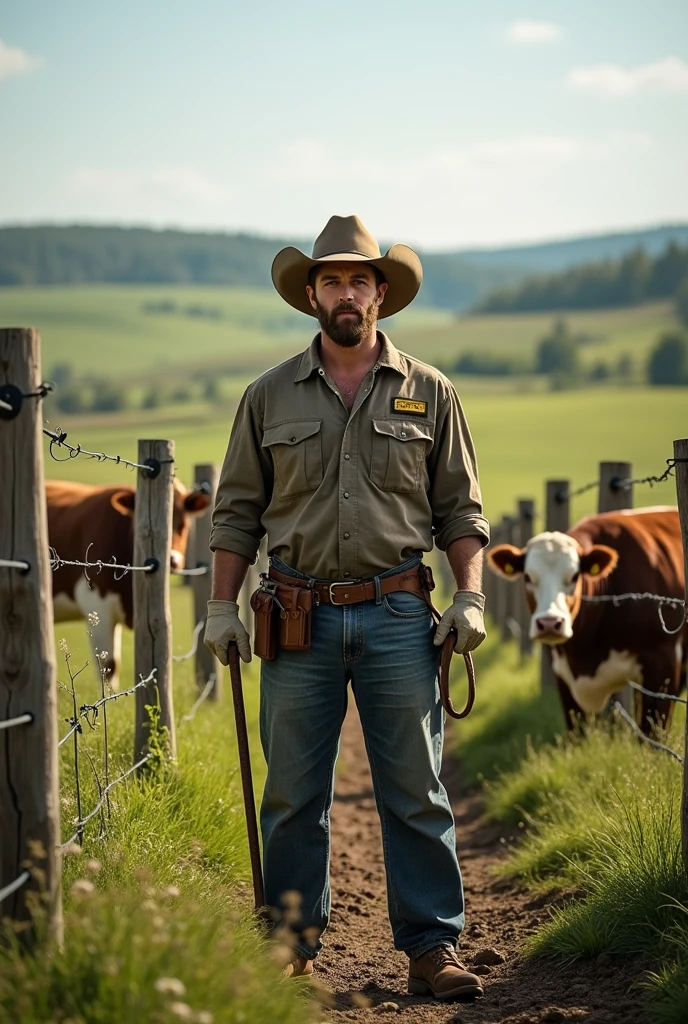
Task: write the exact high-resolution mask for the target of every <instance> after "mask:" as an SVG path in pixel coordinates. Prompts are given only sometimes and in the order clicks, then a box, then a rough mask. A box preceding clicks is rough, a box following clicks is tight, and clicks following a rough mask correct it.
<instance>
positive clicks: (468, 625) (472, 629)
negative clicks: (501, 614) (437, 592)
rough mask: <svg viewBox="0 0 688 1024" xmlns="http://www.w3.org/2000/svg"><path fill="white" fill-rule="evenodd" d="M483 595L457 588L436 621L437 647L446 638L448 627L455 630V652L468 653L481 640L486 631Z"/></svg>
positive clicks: (477, 645)
mask: <svg viewBox="0 0 688 1024" xmlns="http://www.w3.org/2000/svg"><path fill="white" fill-rule="evenodd" d="M484 612H485V597H484V595H483V594H476V593H475V591H473V590H457V591H456V593H455V594H454V602H453V604H452V606H451V608H447V610H446V612H445V613H444V615H443V616H442V618H441V619H440V621H439V622H438V623H437V631H436V633H435V644H436V645H437V646H438V647H439V646H440V645H441V644H443V643H444V641H445V640H446V638H447V634H448V632H449V630H450V629H455V630H456V632H457V638H456V643H455V644H454V651H455V653H456V654H468V652H469V651H474V650H475V649H476V647H479V646H480V644H481V643H482V642H483V640H484V639H485V637H486V636H487V633H486V632H485V622H484V619H483V614H484Z"/></svg>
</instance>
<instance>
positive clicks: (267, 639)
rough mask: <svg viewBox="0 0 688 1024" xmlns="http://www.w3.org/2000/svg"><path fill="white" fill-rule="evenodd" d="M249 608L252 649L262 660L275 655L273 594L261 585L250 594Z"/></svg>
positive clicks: (272, 658)
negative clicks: (252, 621) (252, 630)
mask: <svg viewBox="0 0 688 1024" xmlns="http://www.w3.org/2000/svg"><path fill="white" fill-rule="evenodd" d="M251 608H252V609H253V614H254V621H255V636H254V638H253V650H254V652H255V653H256V654H257V655H258V657H259V658H262V659H263V661H274V659H275V658H276V657H277V614H278V612H279V608H278V607H277V605H276V604H275V596H274V594H272V593H270V592H269V591H268V590H264V589H263V588H262V586H261V587H259V588H258V590H256V591H254V592H253V594H251Z"/></svg>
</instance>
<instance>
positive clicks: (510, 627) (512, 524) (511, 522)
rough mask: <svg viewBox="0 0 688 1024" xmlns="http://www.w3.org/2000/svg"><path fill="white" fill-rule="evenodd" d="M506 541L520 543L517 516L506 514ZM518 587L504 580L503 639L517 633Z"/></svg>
mask: <svg viewBox="0 0 688 1024" xmlns="http://www.w3.org/2000/svg"><path fill="white" fill-rule="evenodd" d="M502 522H503V524H504V542H505V543H506V544H517V543H518V522H517V520H516V517H515V516H504V517H503V518H502ZM518 598H519V593H518V587H517V586H516V584H514V583H511V582H507V581H505V582H504V606H503V607H504V618H503V619H502V640H504V641H506V640H513V639H514V637H515V635H516V629H515V627H516V626H518V620H517V618H516V614H517V608H518Z"/></svg>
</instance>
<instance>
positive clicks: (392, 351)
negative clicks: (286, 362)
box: [294, 331, 408, 384]
mask: <svg viewBox="0 0 688 1024" xmlns="http://www.w3.org/2000/svg"><path fill="white" fill-rule="evenodd" d="M377 336H378V338H379V339H380V341H381V342H382V351H381V352H380V355H379V357H378V361H377V363H376V364H375V365H376V367H377V366H388V367H389V368H390V369H391V370H396V371H397V373H400V374H402V376H404V377H407V376H408V372H407V370H406V368H405V366H404V363H403V360H402V358H401V355H400V353H399V351H398V350H397V349H396V348H395V347H394V345H393V344H392V342H391V341H390V340H389V338H388V337H387V335H386V334H384V333H383V332H382V331H378V332H377ZM321 367H322V360H321V358H320V334H319V333H318V334H316V336H315V337H314V338H313V341H312V342H311V343H310V345H309V346H308V348H307V349H306V351H305V352H302V353H301V358H300V360H299V365H298V368H297V370H296V376H295V377H294V383H295V384H296V383H297V382H298V381H301V380H307V378H308V377H310V375H311V374H312V373H314V372H315V370H319V369H321Z"/></svg>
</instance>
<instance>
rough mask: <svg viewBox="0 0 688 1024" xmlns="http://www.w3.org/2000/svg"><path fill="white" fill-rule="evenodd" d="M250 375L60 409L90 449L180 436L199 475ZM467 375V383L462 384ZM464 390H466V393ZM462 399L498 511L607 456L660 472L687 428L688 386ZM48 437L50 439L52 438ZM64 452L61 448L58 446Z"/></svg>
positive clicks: (74, 470) (654, 493) (489, 501)
mask: <svg viewBox="0 0 688 1024" xmlns="http://www.w3.org/2000/svg"><path fill="white" fill-rule="evenodd" d="M245 382H247V378H244V379H243V380H242V381H241V382H239V381H237V384H238V387H237V388H236V391H235V394H234V395H233V397H232V398H231V399H230V398H228V399H227V402H226V406H225V405H224V404H223V405H217V406H214V407H212V408H210V409H209V408H208V407H206V408H205V409H203V408H201V407H198V408H197V409H196V410H195V411H187V412H188V414H187V412H182V413H178V412H177V410H174V409H171V408H170V407H166V408H165V409H157V410H153V411H151V412H150V413H143V412H134V411H130V412H127V413H122V414H117V415H115V414H111V415H108V416H107V417H106V416H103V417H68V416H63V415H60V416H59V419H57V418H53V417H51V424H52V426H53V427H54V426H55V425H57V423H59V425H60V426H61V427H63V429H65V430H67V431H68V440H69V441H70V442H71V443H72V444H75V443H76V442H80V443H81V444H82V445H83V446H84V447H86V448H90V449H91V450H93V449H96V450H104V451H106V452H109V453H110V454H119V455H122V456H125V457H128V458H130V459H131V458H134V459H135V458H136V446H137V439H138V438H140V437H152V436H154V437H171V438H173V439H174V440H175V443H176V458H177V463H178V467H179V468H178V473H179V476H180V478H181V479H182V480H183V481H184V482H187V483H189V482H191V478H192V467H193V465H194V464H195V463H199V462H212V461H216V462H221V461H222V459H223V458H224V454H225V450H226V446H227V439H228V436H229V430H230V428H231V423H232V415H233V411H234V408H235V405H236V401H238V398H239V395H240V393H241V390H242V387H243V385H244V383H245ZM461 385H462V382H461V381H458V386H459V388H460V389H461ZM461 393H462V394H463V392H461ZM463 401H464V405H465V408H466V412H467V415H468V419H469V423H470V426H471V431H472V434H473V438H474V441H475V444H476V449H477V452H478V460H479V466H480V476H481V484H482V489H483V497H484V502H485V511H486V514H487V515H488V516H489V517H490V518H492V519H494V518H495V517H498V516H499V515H501V514H502V513H503V512H509V511H511V510H512V509H513V508H514V504H515V502H516V500H517V499H518V498H528V497H533V498H535V500H536V503H537V505H538V506H540V507H541V505H542V501H543V500H544V499H543V495H544V481H545V479H547V478H558V479H567V478H568V479H570V480H571V481H572V483H573V485H574V486H575V485H580V484H583V483H586V482H588V481H592V480H594V479H595V478H596V476H597V464H598V462H599V461H601V460H620V461H630V462H632V463H633V471H634V474H635V475H636V476H640V477H642V476H647V475H650V474H655V475H659V474H660V473H661V472H663V470H664V469H665V465H666V462H665V460H666V459H667V458H670V457H671V456H672V454H673V440H674V438H677V437H685V436H686V435H687V434H688V391H686V389H681V388H599V389H598V388H596V389H591V390H586V391H564V392H545V393H534V394H504V395H491V394H480V393H477V392H470V391H469V392H466V393H465V394H463ZM46 443H47V442H46ZM56 454H58V455H59V454H60V453H59V452H56ZM45 469H46V475H47V476H49V477H52V478H54V479H61V478H63V477H64V478H67V479H72V480H80V481H83V482H87V483H107V482H113V483H117V482H126V483H133V482H134V480H135V478H134V476H133V474H132V475H130V474H129V473H127V471H125V470H123V469H122V468H121V467H118V466H115V465H113V464H102V465H99V464H97V463H95V462H93V461H89V460H87V459H84V458H78V459H74V460H70V463H69V466H68V467H64V468H62V467H60V465H59V463H56V462H54V461H53V460H51V459H50V458H48V457H47V456H46V460H45ZM675 501H676V490H675V485H674V482H673V480H669V481H667V482H666V483H664V484H662V485H660V486H657V487H654V488H652V489H650V488H649V487H647V486H645V487H642V488H638V489H637V490H636V497H635V504H636V506H639V505H643V504H647V505H654V504H662V503H671V504H674V503H675ZM595 503H596V495H595V492H590V493H589V494H585V495H582V496H581V497H580V498H576V499H575V501H574V504H573V508H572V517H573V518H577V517H579V516H581V515H584V514H586V513H589V512H592V511H594V510H595Z"/></svg>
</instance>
